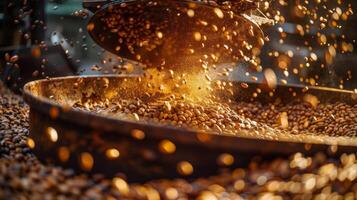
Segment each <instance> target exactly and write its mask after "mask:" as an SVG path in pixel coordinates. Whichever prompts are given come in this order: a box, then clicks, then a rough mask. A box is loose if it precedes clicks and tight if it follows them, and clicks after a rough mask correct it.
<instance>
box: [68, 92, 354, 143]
mask: <svg viewBox="0 0 357 200" xmlns="http://www.w3.org/2000/svg"><path fill="white" fill-rule="evenodd" d="M75 107H77V108H80V109H85V110H89V111H93V112H96V113H102V114H109V115H111V116H114V117H117V118H122V119H123V118H124V119H132V120H141V121H148V122H157V123H163V124H170V125H174V126H177V127H189V128H194V129H196V130H203V131H213V132H217V133H221V134H233V135H241V134H242V130H249V131H251V132H254V131H259V130H261V131H262V133H257V134H256V135H254V137H259V138H261V137H262V136H261V135H259V134H270V135H279V134H283V135H285V136H286V135H288V134H291V135H293V136H292V137H296V136H295V135H298V134H305V135H315V136H319V135H322V136H346V137H357V104H355V105H348V104H346V103H342V102H337V103H332V104H322V103H321V104H318V105H313V104H311V103H310V102H305V101H293V102H290V103H288V104H284V103H281V102H278V103H268V104H262V103H260V102H258V101H256V102H231V103H222V102H219V101H214V100H212V99H208V100H204V101H198V102H197V101H192V100H189V99H187V98H186V99H182V98H177V97H175V96H173V95H171V96H164V97H160V98H150V99H146V100H145V101H144V100H142V99H139V98H137V99H119V100H118V101H115V102H106V103H105V102H98V101H91V100H88V102H85V103H83V102H78V103H77V104H76V105H75Z"/></svg>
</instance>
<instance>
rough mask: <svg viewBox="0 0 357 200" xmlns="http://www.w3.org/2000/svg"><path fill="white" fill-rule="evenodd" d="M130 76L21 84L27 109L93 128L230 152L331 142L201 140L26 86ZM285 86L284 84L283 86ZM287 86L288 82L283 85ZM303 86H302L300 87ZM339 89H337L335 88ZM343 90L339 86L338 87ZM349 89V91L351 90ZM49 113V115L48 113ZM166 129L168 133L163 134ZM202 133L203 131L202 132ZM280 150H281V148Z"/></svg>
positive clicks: (325, 147)
mask: <svg viewBox="0 0 357 200" xmlns="http://www.w3.org/2000/svg"><path fill="white" fill-rule="evenodd" d="M106 77H109V78H133V77H135V76H118V75H104V76H98V75H93V76H69V77H62V78H61V77H59V78H51V79H43V80H37V81H33V82H29V83H27V84H26V85H25V86H24V100H25V101H26V102H27V103H28V104H29V105H30V107H31V109H35V110H36V111H39V112H41V113H43V114H46V115H48V116H49V110H50V109H51V108H56V109H58V111H59V115H58V119H61V120H68V121H71V122H72V123H77V124H79V125H82V126H91V127H92V128H94V129H98V130H103V131H116V130H118V129H120V130H122V129H124V131H123V132H125V133H127V134H128V135H129V134H130V131H131V130H132V129H140V130H142V131H144V132H145V133H146V134H145V135H146V136H147V137H148V138H152V139H155V140H161V139H170V140H172V141H174V142H178V143H182V144H187V145H200V146H202V147H204V148H209V149H220V150H227V151H234V152H250V153H251V152H252V151H254V152H256V153H262V154H266V153H272V154H278V155H290V154H292V153H295V152H304V153H307V154H312V153H316V152H321V151H329V150H330V147H331V145H334V144H321V143H320V144H319V143H316V144H312V143H303V142H295V141H294V142H291V141H275V140H268V139H254V138H245V137H239V136H228V135H217V134H209V133H208V134H207V135H208V138H209V140H208V141H205V142H202V141H200V140H199V139H198V136H199V134H202V133H200V132H197V131H193V130H190V129H184V128H175V127H171V126H165V125H160V124H148V123H142V122H141V123H140V122H133V121H125V120H119V119H116V118H113V117H108V116H103V115H99V114H95V113H91V112H87V111H81V110H74V109H66V108H64V107H63V106H61V105H60V104H58V103H55V102H53V101H51V100H49V99H47V98H44V97H37V96H35V95H34V94H32V93H31V91H30V90H29V87H31V86H33V85H36V84H40V83H46V82H49V81H56V80H61V81H63V80H66V79H78V78H92V79H96V78H106ZM284 87H285V86H284ZM286 87H289V86H286ZM301 88H303V87H301ZM314 89H315V90H319V89H322V90H329V89H328V88H319V87H314ZM337 91H339V92H341V90H339V89H337ZM342 91H343V90H342ZM344 92H346V93H351V91H344ZM352 93H353V92H352ZM49 117H50V116H49ZM164 133H169V134H164ZM204 134H206V133H204ZM306 145H310V147H309V149H306ZM338 147H339V148H338V149H339V150H340V151H339V152H355V151H356V147H354V146H345V145H338ZM282 150H283V151H282Z"/></svg>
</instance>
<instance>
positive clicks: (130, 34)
mask: <svg viewBox="0 0 357 200" xmlns="http://www.w3.org/2000/svg"><path fill="white" fill-rule="evenodd" d="M232 2H233V3H225V2H223V1H192V0H190V1H189V0H122V1H115V2H110V3H108V2H107V1H90V2H88V1H85V2H84V7H86V8H89V9H90V10H92V11H94V12H95V14H94V16H93V17H92V18H91V19H90V21H89V23H88V31H89V33H90V35H91V36H92V38H93V39H94V40H95V42H96V43H98V44H99V45H100V46H101V47H103V48H104V49H105V50H108V51H110V52H112V53H114V54H116V55H118V56H120V57H122V58H126V59H130V60H134V61H137V62H140V63H143V64H145V65H146V66H147V67H157V68H162V67H165V68H175V69H183V68H190V69H191V68H192V69H194V68H197V67H207V66H212V65H213V66H214V65H220V64H224V63H232V62H237V61H240V60H242V59H244V60H246V61H248V60H249V59H250V58H251V57H252V56H254V54H253V53H252V52H253V51H252V50H253V49H254V48H255V47H259V46H260V45H262V43H263V39H262V37H263V34H262V32H261V30H260V29H259V27H258V25H256V24H255V23H253V22H251V21H250V20H248V19H246V18H245V17H242V15H241V14H243V13H245V12H246V11H249V10H252V9H255V8H256V5H255V4H254V3H252V2H247V1H232Z"/></svg>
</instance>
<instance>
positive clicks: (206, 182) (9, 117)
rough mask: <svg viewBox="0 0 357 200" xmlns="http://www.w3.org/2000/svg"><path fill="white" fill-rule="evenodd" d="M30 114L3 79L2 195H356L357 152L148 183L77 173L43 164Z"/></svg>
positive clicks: (255, 162)
mask: <svg viewBox="0 0 357 200" xmlns="http://www.w3.org/2000/svg"><path fill="white" fill-rule="evenodd" d="M163 105H164V106H163V108H162V109H163V110H164V109H166V110H170V106H171V110H175V109H176V106H175V105H171V104H170V106H169V105H168V104H167V103H163ZM121 106H123V105H121ZM118 107H120V106H119V105H118ZM131 107H132V106H131ZM118 109H121V108H118ZM132 109H134V107H133V108H132ZM198 109H201V108H198ZM340 109H342V108H340ZM346 109H349V108H346ZM137 110H138V109H137ZM200 112H201V113H202V109H201V110H200ZM217 112H218V113H216V114H217V115H220V114H222V113H220V111H217ZM232 112H233V111H232ZM244 112H245V113H248V112H247V111H244ZM255 112H258V111H255ZM259 112H261V111H259ZM136 114H137V115H138V116H137V117H139V120H140V116H143V114H141V113H140V112H139V111H137V113H136ZM27 115H28V107H27V106H26V105H25V103H24V102H23V100H22V99H21V97H19V96H16V95H14V94H12V93H11V92H9V91H8V90H6V89H4V86H3V85H2V84H1V83H0V199H41V200H42V199H108V200H111V199H119V198H120V199H148V200H157V199H167V200H171V199H182V200H184V199H198V200H206V199H207V200H218V199H277V200H278V199H279V200H280V199H356V198H357V159H356V154H343V155H342V156H341V157H340V158H333V157H329V156H328V155H325V154H323V153H319V154H316V155H314V156H312V157H306V156H304V155H302V154H300V153H296V154H294V155H291V156H290V158H276V159H274V160H271V161H269V162H261V161H260V159H259V155H257V157H255V158H252V161H251V162H250V163H249V165H248V167H246V168H238V169H235V170H228V169H222V171H221V173H219V174H217V175H216V176H212V177H202V178H198V179H194V180H183V179H175V180H153V181H151V182H147V183H143V184H129V183H127V182H126V181H125V178H124V177H114V178H113V179H108V178H104V177H103V176H101V175H93V176H88V175H85V174H75V173H74V172H73V171H72V170H68V169H63V168H60V167H56V166H51V165H45V164H42V163H41V162H40V161H39V160H38V159H37V158H36V156H35V155H33V154H32V152H31V151H30V148H29V147H28V145H31V144H30V142H29V140H28V138H27V135H28V121H27V120H28V119H27ZM229 115H231V113H230V114H229ZM245 115H248V114H245ZM183 116H185V115H183ZM188 117H189V116H188ZM178 120H181V119H178ZM186 120H187V119H186ZM222 123H225V122H224V121H222Z"/></svg>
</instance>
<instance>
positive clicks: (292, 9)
mask: <svg viewBox="0 0 357 200" xmlns="http://www.w3.org/2000/svg"><path fill="white" fill-rule="evenodd" d="M319 2H320V1H313V2H311V3H306V1H304V2H300V1H299V0H286V1H284V0H277V1H267V2H265V1H264V2H263V1H262V2H260V5H259V7H260V10H261V11H262V12H263V13H264V15H265V16H266V17H268V18H272V19H274V20H275V21H276V22H277V23H276V24H275V25H273V26H272V27H267V28H264V32H265V34H266V36H267V37H269V42H266V44H265V46H264V47H263V49H261V53H260V58H259V61H260V64H261V66H260V67H258V68H252V67H250V66H249V65H247V64H246V63H237V65H238V66H239V67H237V68H236V69H235V71H234V72H233V73H232V74H231V75H230V77H229V79H231V80H240V81H245V82H251V81H256V80H258V81H261V80H262V79H263V78H262V76H263V75H264V74H263V73H261V72H263V71H264V69H267V68H270V69H273V70H274V72H275V73H276V76H277V77H278V80H279V81H280V82H279V83H280V84H286V82H287V83H288V84H306V85H323V86H329V87H336V88H341V89H350V90H354V89H355V88H357V80H356V78H354V76H357V54H356V48H357V47H356V40H355V39H357V16H356V15H352V13H353V10H354V8H355V9H357V2H356V1H355V0H349V1H334V0H331V1H328V2H327V3H326V2H324V3H325V4H326V5H325V4H324V5H322V4H321V2H320V3H319ZM91 15H92V13H91V12H89V11H87V10H85V9H84V8H83V6H82V1H79V0H47V1H45V0H27V1H20V0H17V1H12V0H2V1H0V26H1V29H0V78H1V79H2V80H3V81H4V82H5V83H6V84H7V85H8V86H9V87H11V88H13V89H15V90H19V89H20V88H21V87H22V85H23V84H24V83H26V82H28V81H30V80H35V79H39V78H46V77H55V76H66V75H87V74H103V73H105V74H108V73H115V74H122V73H140V72H141V70H140V66H135V65H130V67H128V64H127V62H125V61H123V60H122V59H120V58H117V57H116V56H115V55H112V54H110V53H108V52H106V51H104V50H103V49H101V48H100V47H98V45H96V44H95V43H94V42H93V41H92V39H91V38H90V36H89V35H88V33H87V28H86V27H87V22H88V20H89V18H90V16H91ZM322 24H324V26H326V28H323V29H321V26H323V25H322ZM320 29H321V30H320ZM113 66H114V67H113ZM252 77H255V78H253V79H252Z"/></svg>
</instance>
